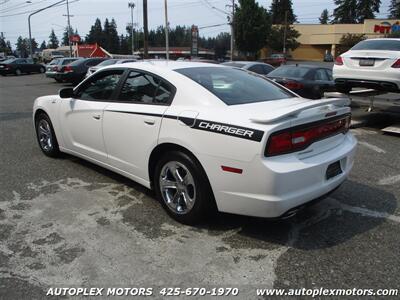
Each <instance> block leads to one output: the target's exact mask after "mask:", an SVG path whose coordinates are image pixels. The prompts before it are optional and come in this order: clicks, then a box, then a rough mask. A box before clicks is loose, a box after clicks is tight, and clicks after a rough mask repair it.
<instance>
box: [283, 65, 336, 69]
mask: <svg viewBox="0 0 400 300" xmlns="http://www.w3.org/2000/svg"><path fill="white" fill-rule="evenodd" d="M280 67H293V68H296V67H299V68H301V67H303V68H308V69H330V68H329V67H326V66H319V65H311V64H295V65H281V66H279V67H278V68H280Z"/></svg>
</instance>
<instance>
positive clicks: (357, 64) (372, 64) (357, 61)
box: [342, 50, 400, 70]
mask: <svg viewBox="0 0 400 300" xmlns="http://www.w3.org/2000/svg"><path fill="white" fill-rule="evenodd" d="M342 58H343V63H344V65H345V66H347V67H350V68H354V69H373V70H384V69H386V68H390V67H391V66H392V65H393V64H394V63H395V62H396V61H397V60H398V59H399V58H400V54H399V52H398V51H387V50H352V51H349V52H348V53H346V54H344V55H342Z"/></svg>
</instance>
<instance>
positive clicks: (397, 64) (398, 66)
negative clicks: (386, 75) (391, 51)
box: [392, 58, 400, 68]
mask: <svg viewBox="0 0 400 300" xmlns="http://www.w3.org/2000/svg"><path fill="white" fill-rule="evenodd" d="M392 68H400V58H399V59H398V60H397V61H396V62H395V63H394V64H393V65H392Z"/></svg>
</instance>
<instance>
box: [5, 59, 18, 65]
mask: <svg viewBox="0 0 400 300" xmlns="http://www.w3.org/2000/svg"><path fill="white" fill-rule="evenodd" d="M16 60H17V59H16V58H10V59H6V60H5V61H3V62H2V63H3V64H13V63H15V61H16Z"/></svg>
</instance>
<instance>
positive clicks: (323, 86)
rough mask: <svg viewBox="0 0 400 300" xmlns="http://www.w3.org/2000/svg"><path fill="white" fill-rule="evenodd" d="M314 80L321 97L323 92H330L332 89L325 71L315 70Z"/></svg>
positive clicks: (331, 82)
mask: <svg viewBox="0 0 400 300" xmlns="http://www.w3.org/2000/svg"><path fill="white" fill-rule="evenodd" d="M331 77H332V76H331ZM314 80H315V83H316V84H317V85H318V86H319V90H320V92H321V95H323V93H324V92H329V91H332V88H333V87H334V83H333V81H331V80H330V78H329V75H328V72H327V71H326V69H317V70H315V73H314Z"/></svg>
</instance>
